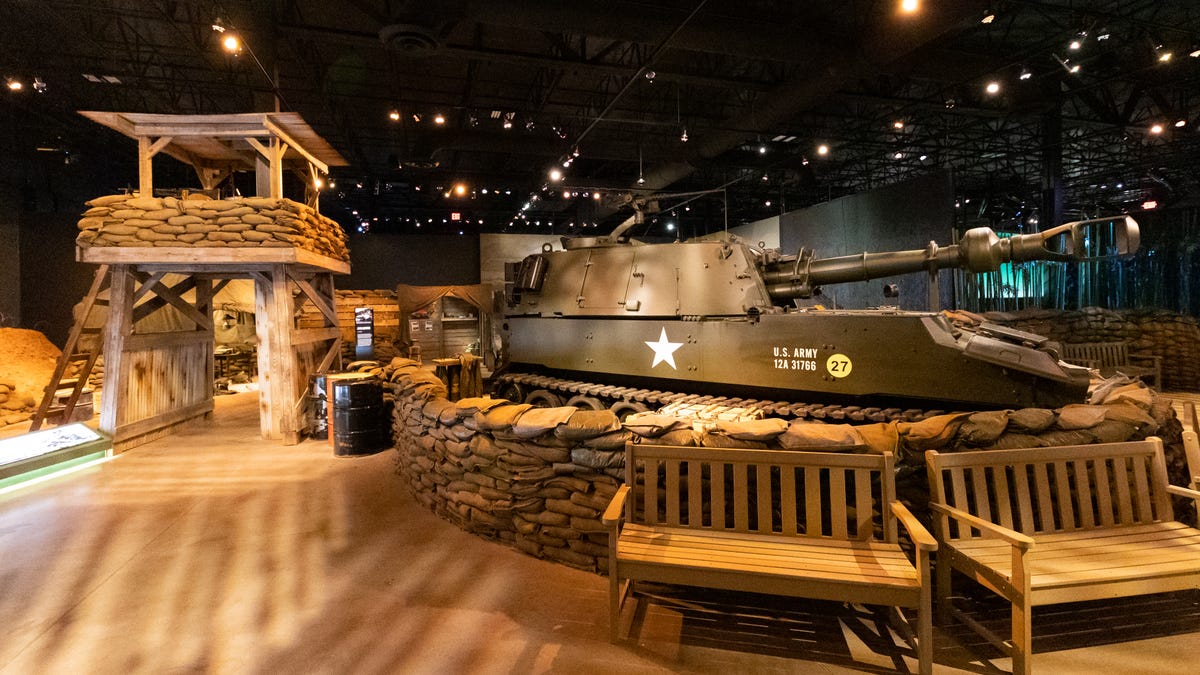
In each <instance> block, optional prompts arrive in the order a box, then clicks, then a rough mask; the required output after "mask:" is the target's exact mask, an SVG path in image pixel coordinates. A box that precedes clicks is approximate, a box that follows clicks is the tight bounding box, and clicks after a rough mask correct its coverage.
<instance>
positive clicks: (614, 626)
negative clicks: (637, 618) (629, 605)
mask: <svg viewBox="0 0 1200 675" xmlns="http://www.w3.org/2000/svg"><path fill="white" fill-rule="evenodd" d="M620 624H621V579H620V578H619V577H618V576H617V568H616V566H615V565H611V566H610V567H609V568H608V640H609V642H612V643H613V644H616V642H617V641H618V640H619V639H620V635H618V633H620Z"/></svg>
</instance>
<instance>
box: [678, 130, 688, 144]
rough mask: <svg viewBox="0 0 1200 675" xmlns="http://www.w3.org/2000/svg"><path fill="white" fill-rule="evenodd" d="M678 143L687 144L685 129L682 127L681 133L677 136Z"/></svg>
mask: <svg viewBox="0 0 1200 675" xmlns="http://www.w3.org/2000/svg"><path fill="white" fill-rule="evenodd" d="M679 142H680V143H687V142H688V135H687V127H684V128H683V133H681V134H679Z"/></svg>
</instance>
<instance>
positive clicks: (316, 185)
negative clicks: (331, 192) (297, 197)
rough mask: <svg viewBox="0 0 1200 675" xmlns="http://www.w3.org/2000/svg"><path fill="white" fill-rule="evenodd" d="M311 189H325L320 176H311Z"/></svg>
mask: <svg viewBox="0 0 1200 675" xmlns="http://www.w3.org/2000/svg"><path fill="white" fill-rule="evenodd" d="M313 187H314V188H316V189H318V190H320V189H321V188H323V187H325V181H323V180H321V177H320V176H313Z"/></svg>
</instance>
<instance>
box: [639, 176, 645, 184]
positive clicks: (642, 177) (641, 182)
mask: <svg viewBox="0 0 1200 675" xmlns="http://www.w3.org/2000/svg"><path fill="white" fill-rule="evenodd" d="M637 184H638V185H645V184H646V178H645V177H644V176H638V179H637Z"/></svg>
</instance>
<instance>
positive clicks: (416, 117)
mask: <svg viewBox="0 0 1200 675" xmlns="http://www.w3.org/2000/svg"><path fill="white" fill-rule="evenodd" d="M412 118H413V121H414V122H417V123H420V121H421V113H413V114H412Z"/></svg>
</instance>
